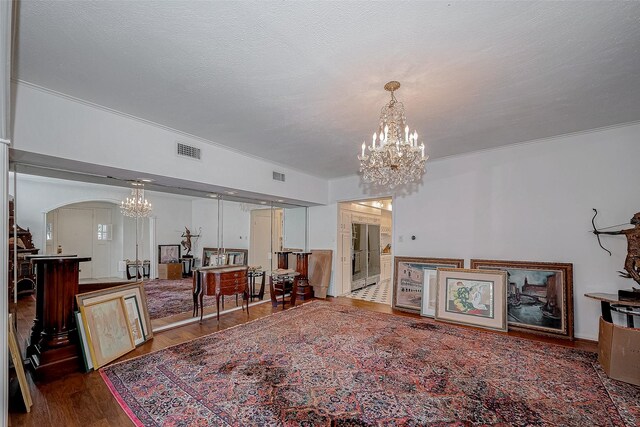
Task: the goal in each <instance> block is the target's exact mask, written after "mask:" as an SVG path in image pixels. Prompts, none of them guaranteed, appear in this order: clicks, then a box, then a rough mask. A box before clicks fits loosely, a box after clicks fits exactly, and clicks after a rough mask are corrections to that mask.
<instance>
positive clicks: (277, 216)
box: [249, 209, 282, 274]
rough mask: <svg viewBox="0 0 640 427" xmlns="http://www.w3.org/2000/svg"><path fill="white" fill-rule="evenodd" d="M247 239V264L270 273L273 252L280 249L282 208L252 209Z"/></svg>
mask: <svg viewBox="0 0 640 427" xmlns="http://www.w3.org/2000/svg"><path fill="white" fill-rule="evenodd" d="M249 239H250V249H249V264H250V265H253V266H261V267H262V269H263V270H265V271H267V274H270V273H271V270H272V269H273V266H272V260H273V254H274V252H277V251H280V250H282V209H254V210H252V211H251V226H250V230H249Z"/></svg>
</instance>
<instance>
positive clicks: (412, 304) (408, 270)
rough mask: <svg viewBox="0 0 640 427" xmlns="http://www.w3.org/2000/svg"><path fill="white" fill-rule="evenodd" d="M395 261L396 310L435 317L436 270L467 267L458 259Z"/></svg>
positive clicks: (402, 259)
mask: <svg viewBox="0 0 640 427" xmlns="http://www.w3.org/2000/svg"><path fill="white" fill-rule="evenodd" d="M394 262H395V266H394V267H395V268H394V270H393V298H392V304H391V305H392V307H393V308H394V309H396V310H401V311H407V312H410V313H421V314H422V315H423V316H431V317H433V315H434V314H435V301H436V300H435V297H436V286H435V279H436V270H437V269H438V268H441V267H450V268H462V267H464V260H463V259H457V258H424V257H400V256H397V257H394ZM424 296H426V298H424Z"/></svg>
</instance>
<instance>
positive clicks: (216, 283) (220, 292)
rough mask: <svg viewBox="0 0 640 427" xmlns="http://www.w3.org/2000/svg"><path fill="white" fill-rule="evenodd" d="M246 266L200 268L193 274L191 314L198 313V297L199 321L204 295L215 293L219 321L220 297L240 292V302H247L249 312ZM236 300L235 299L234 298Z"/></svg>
mask: <svg viewBox="0 0 640 427" xmlns="http://www.w3.org/2000/svg"><path fill="white" fill-rule="evenodd" d="M248 269H249V268H248V267H246V266H238V267H215V268H200V269H198V270H195V273H196V274H195V275H194V276H193V315H194V316H197V315H198V299H199V300H200V322H202V317H203V316H204V296H205V295H215V297H216V310H217V314H218V321H220V297H221V296H224V295H236V296H237V295H238V294H242V304H243V306H242V307H243V310H244V303H245V301H246V303H247V314H249V293H248V282H247V270H248ZM236 302H237V300H236Z"/></svg>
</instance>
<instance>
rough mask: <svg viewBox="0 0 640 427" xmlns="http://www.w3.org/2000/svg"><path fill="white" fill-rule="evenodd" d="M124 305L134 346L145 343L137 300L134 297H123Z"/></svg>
mask: <svg viewBox="0 0 640 427" xmlns="http://www.w3.org/2000/svg"><path fill="white" fill-rule="evenodd" d="M124 305H125V306H126V308H127V320H128V321H129V328H130V329H131V335H132V336H133V341H134V343H135V345H136V346H139V345H140V344H143V343H144V342H145V336H144V328H143V327H142V315H141V314H140V306H139V304H138V299H137V298H136V297H135V296H134V295H130V296H128V297H124Z"/></svg>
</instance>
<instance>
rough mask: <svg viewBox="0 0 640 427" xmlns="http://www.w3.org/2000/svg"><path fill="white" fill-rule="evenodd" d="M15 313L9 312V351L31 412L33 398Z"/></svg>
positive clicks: (25, 401)
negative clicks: (17, 332)
mask: <svg viewBox="0 0 640 427" xmlns="http://www.w3.org/2000/svg"><path fill="white" fill-rule="evenodd" d="M13 322H14V320H13V314H9V336H8V337H7V344H8V346H9V353H11V361H12V362H13V367H14V368H15V370H16V376H17V377H18V384H19V385H20V392H21V393H22V401H23V402H24V407H25V408H26V410H27V412H31V406H33V400H32V399H31V392H30V391H29V382H28V381H27V376H26V375H25V372H24V363H23V361H22V353H21V352H20V347H19V346H18V339H17V338H16V335H17V334H16V327H15V325H14V323H13Z"/></svg>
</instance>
